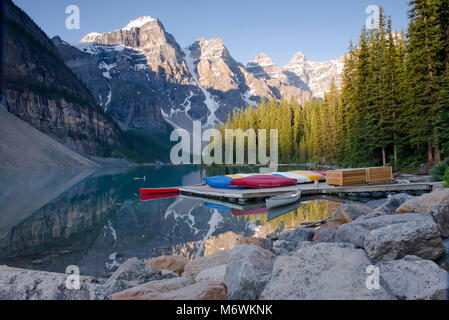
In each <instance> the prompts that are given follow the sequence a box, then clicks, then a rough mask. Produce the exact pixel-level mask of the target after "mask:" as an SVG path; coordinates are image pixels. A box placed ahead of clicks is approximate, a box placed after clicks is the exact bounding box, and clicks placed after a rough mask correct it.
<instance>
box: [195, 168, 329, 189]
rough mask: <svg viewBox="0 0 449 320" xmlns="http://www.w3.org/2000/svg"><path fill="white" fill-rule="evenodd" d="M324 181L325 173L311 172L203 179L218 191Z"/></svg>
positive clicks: (240, 175)
mask: <svg viewBox="0 0 449 320" xmlns="http://www.w3.org/2000/svg"><path fill="white" fill-rule="evenodd" d="M324 180H326V174H325V173H323V172H319V171H311V170H295V171H288V172H271V173H268V174H263V175H261V174H257V173H249V174H244V173H242V174H229V175H221V176H214V177H207V178H204V181H205V182H206V184H207V185H208V186H210V187H212V188H219V189H235V188H236V189H245V188H276V187H286V186H292V185H296V184H303V183H309V182H314V181H324Z"/></svg>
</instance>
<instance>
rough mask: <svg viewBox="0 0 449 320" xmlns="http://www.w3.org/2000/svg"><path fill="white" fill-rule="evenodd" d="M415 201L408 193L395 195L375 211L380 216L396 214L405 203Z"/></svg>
mask: <svg viewBox="0 0 449 320" xmlns="http://www.w3.org/2000/svg"><path fill="white" fill-rule="evenodd" d="M411 199H413V196H411V195H409V194H407V193H398V194H395V195H390V196H389V197H388V200H387V201H386V202H385V203H384V204H382V205H381V206H380V207H377V208H376V209H375V210H374V211H375V213H378V214H394V213H396V210H397V209H398V208H399V207H400V206H401V205H403V204H404V203H405V202H407V201H409V200H411Z"/></svg>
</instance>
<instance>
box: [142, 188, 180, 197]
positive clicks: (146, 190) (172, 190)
mask: <svg viewBox="0 0 449 320" xmlns="http://www.w3.org/2000/svg"><path fill="white" fill-rule="evenodd" d="M139 192H140V194H141V195H147V194H161V193H179V188H140V189H139Z"/></svg>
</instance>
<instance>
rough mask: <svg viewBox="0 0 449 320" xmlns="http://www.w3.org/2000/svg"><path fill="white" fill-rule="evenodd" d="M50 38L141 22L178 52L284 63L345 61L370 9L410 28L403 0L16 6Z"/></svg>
mask: <svg viewBox="0 0 449 320" xmlns="http://www.w3.org/2000/svg"><path fill="white" fill-rule="evenodd" d="M13 2H14V3H15V4H16V5H18V6H19V7H20V8H22V9H23V10H24V11H25V12H26V13H27V14H28V15H29V16H30V17H31V18H32V19H33V20H34V22H36V23H37V24H38V25H39V26H40V27H41V29H42V30H44V31H45V32H46V33H47V35H48V36H49V37H53V36H55V35H59V36H61V38H62V39H63V40H65V41H67V42H69V43H75V42H78V41H79V40H80V39H81V38H82V37H83V36H84V35H86V34H88V33H90V32H99V33H102V32H107V31H113V30H117V29H121V28H122V27H124V26H125V25H126V24H127V23H128V22H129V21H130V20H131V19H135V18H137V17H140V16H151V17H154V18H158V19H159V20H160V21H161V22H162V24H163V25H164V26H165V30H166V31H167V32H169V33H171V34H172V35H173V36H174V37H175V39H176V41H177V42H178V43H179V44H180V45H181V47H183V48H184V47H187V46H189V45H190V44H192V43H193V42H194V41H195V40H197V39H199V38H205V39H210V38H222V39H223V43H224V44H225V46H226V47H227V48H228V50H229V52H230V54H231V55H232V56H233V58H234V59H236V60H237V61H239V62H241V63H243V64H244V65H246V63H247V62H248V61H249V60H251V59H252V58H254V57H255V56H257V55H258V54H259V53H262V52H263V53H266V54H267V55H268V56H270V57H271V58H272V59H273V60H274V62H275V63H276V64H278V65H279V66H283V65H285V64H287V63H288V62H289V61H290V59H291V58H292V57H293V56H294V54H295V53H296V52H298V51H302V52H303V53H304V55H305V56H306V57H307V59H309V60H310V61H328V60H333V59H336V58H337V57H339V56H342V55H344V53H345V52H346V50H347V48H348V44H349V41H350V40H353V41H354V42H355V43H356V42H357V41H358V37H359V35H360V30H361V28H362V27H363V25H364V24H365V21H366V19H367V18H368V17H369V15H368V14H366V13H365V10H366V8H367V7H368V6H370V5H378V6H379V5H382V6H383V7H384V11H385V13H386V14H387V15H391V17H392V20H393V28H394V29H396V30H401V29H404V30H406V29H407V23H408V22H407V12H408V8H409V7H408V0H384V1H378V0H307V1H306V0H127V1H123V0H38V1H36V0H13ZM69 5H77V6H78V7H79V9H80V29H79V30H68V29H67V28H66V19H67V17H68V14H66V13H65V11H66V7H67V6H69Z"/></svg>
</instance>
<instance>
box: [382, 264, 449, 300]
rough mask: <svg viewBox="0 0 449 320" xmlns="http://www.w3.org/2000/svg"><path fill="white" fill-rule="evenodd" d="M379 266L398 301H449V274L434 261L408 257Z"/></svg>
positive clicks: (383, 277)
mask: <svg viewBox="0 0 449 320" xmlns="http://www.w3.org/2000/svg"><path fill="white" fill-rule="evenodd" d="M377 266H378V267H379V269H380V274H381V276H382V279H383V280H384V281H385V282H386V284H387V286H388V288H389V289H390V292H391V293H392V294H394V295H395V297H396V298H397V299H407V300H447V299H449V294H448V293H449V274H448V272H447V271H445V270H443V269H441V268H440V267H438V265H437V264H436V263H435V262H433V261H429V260H423V259H421V258H419V257H416V256H406V257H405V258H403V259H401V260H394V261H383V262H380V263H378V264H377Z"/></svg>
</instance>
